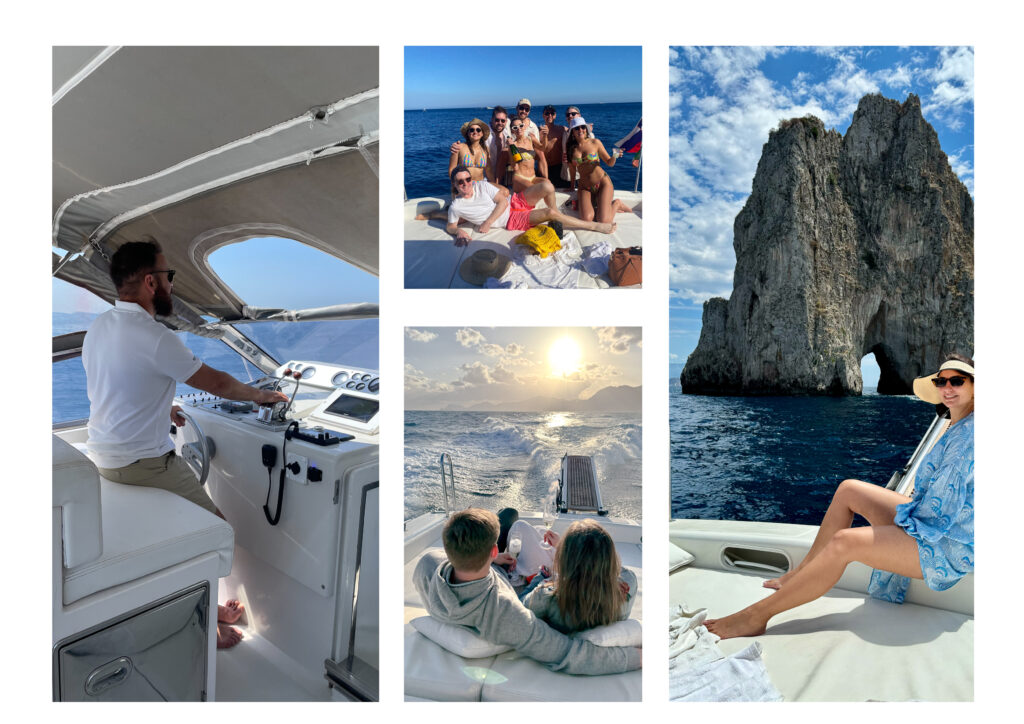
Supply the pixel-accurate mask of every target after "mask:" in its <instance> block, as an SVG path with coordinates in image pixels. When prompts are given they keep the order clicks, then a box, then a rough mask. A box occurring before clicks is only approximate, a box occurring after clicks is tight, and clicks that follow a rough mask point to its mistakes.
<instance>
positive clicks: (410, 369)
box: [405, 362, 452, 393]
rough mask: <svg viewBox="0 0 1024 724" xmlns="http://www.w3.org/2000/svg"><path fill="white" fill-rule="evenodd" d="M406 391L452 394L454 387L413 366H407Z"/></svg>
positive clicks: (407, 364)
mask: <svg viewBox="0 0 1024 724" xmlns="http://www.w3.org/2000/svg"><path fill="white" fill-rule="evenodd" d="M405 389H406V391H407V392H421V393H424V392H450V391H451V389H452V387H451V385H449V384H448V383H446V382H439V381H438V380H433V379H431V378H429V377H428V376H427V374H426V373H425V372H422V371H420V370H418V369H416V368H415V367H414V366H413V365H411V364H409V363H408V362H406V364H405Z"/></svg>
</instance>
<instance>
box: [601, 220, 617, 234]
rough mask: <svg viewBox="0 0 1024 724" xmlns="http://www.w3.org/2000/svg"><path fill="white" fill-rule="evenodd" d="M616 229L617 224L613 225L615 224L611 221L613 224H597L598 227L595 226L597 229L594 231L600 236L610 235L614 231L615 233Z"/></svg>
mask: <svg viewBox="0 0 1024 724" xmlns="http://www.w3.org/2000/svg"><path fill="white" fill-rule="evenodd" d="M617 228H618V224H616V223H615V222H614V221H613V222H612V223H610V224H598V225H597V229H596V230H597V231H598V232H599V233H601V234H611V233H612V232H614V231H615V229H617Z"/></svg>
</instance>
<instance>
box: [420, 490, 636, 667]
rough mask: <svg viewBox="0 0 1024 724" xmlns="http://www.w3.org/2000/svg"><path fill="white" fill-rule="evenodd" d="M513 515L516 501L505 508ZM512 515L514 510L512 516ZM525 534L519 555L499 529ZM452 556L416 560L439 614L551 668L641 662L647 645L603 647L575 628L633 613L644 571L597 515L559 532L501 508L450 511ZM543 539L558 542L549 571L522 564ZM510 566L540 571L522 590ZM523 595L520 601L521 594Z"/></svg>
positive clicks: (425, 596)
mask: <svg viewBox="0 0 1024 724" xmlns="http://www.w3.org/2000/svg"><path fill="white" fill-rule="evenodd" d="M509 513H511V514H512V516H511V517H515V512H514V511H512V510H511V509H506V510H505V511H502V514H503V516H508V514H509ZM505 519H506V521H507V520H508V517H506V518H505ZM510 536H511V537H513V538H515V537H518V538H519V539H520V540H522V541H523V551H522V553H521V554H520V556H519V561H518V564H517V559H516V558H515V557H514V556H512V555H511V554H510V553H502V552H499V550H498V539H499V537H506V538H507V537H510ZM442 539H443V542H444V555H442V554H441V553H440V552H439V551H435V552H428V553H427V554H425V555H424V556H423V557H422V558H421V559H420V561H419V563H418V564H417V565H416V571H415V573H414V575H413V581H414V583H415V585H416V590H417V591H418V592H419V594H420V598H421V599H422V600H423V603H424V606H425V607H426V609H427V612H428V613H429V614H430V615H431V617H432V618H435V619H437V620H439V621H442V622H444V623H449V624H456V625H461V626H469V627H472V628H474V629H476V630H477V631H478V632H479V634H480V635H481V636H482V637H483V638H484V639H486V640H487V641H489V642H490V643H493V644H500V645H505V646H511V647H513V648H515V649H516V650H517V651H518V652H519V653H521V654H523V655H524V656H528V657H530V658H532V659H535V660H537V661H539V662H540V663H542V664H544V665H545V666H547V667H548V668H550V669H551V670H553V671H562V672H564V673H567V674H586V675H597V674H617V673H622V672H626V671H633V670H635V669H639V668H640V665H641V650H640V649H639V648H637V647H632V646H625V647H620V646H597V645H595V644H592V643H590V642H589V641H585V640H583V639H581V638H571V637H569V636H567V635H566V634H568V633H573V632H575V631H583V630H586V629H590V628H594V627H596V626H603V625H606V624H610V623H614V622H615V621H620V620H623V619H625V618H627V617H628V616H629V612H630V610H631V609H632V606H633V601H634V600H635V598H636V592H637V580H636V576H635V575H633V573H632V572H631V571H628V570H626V569H624V568H622V567H621V566H620V563H619V556H618V554H617V553H616V552H615V544H614V543H613V542H612V539H611V537H610V536H609V535H608V533H607V532H605V530H604V529H603V528H601V526H599V525H598V524H597V523H595V522H594V521H592V520H583V521H577V522H574V523H573V524H572V525H570V526H569V528H568V530H566V532H565V534H564V535H562V536H561V537H559V536H558V534H557V533H554V532H552V531H547V532H546V533H545V534H544V536H543V538H542V537H541V534H540V533H539V531H537V529H535V528H534V527H533V526H530V525H528V524H526V523H524V522H523V521H515V522H512V523H511V528H508V529H503V528H502V526H501V524H500V523H499V520H498V516H496V515H495V514H494V513H492V512H490V511H488V510H483V509H481V508H467V509H466V510H463V511H460V512H458V513H455V514H454V515H452V516H451V517H450V518H449V519H448V521H447V522H446V523H445V526H444V531H443V533H442ZM541 540H543V541H545V542H546V543H548V544H549V545H554V546H555V547H556V548H555V552H554V556H553V557H552V558H550V560H551V561H552V563H553V566H554V572H555V574H556V577H554V578H551V577H549V575H545V574H547V573H548V572H547V571H539V570H523V569H524V567H525V566H527V565H529V564H528V562H527V560H528V559H531V560H532V561H533V562H534V565H536V562H537V561H538V560H542V556H543V552H542V551H543V549H544V548H545V547H544V546H541V545H540V542H541ZM506 568H508V569H510V570H516V569H517V568H518V569H519V570H518V576H517V578H519V577H521V578H523V579H524V580H525V579H532V580H531V581H530V583H531V585H530V586H528V587H527V588H526V589H524V590H523V591H522V592H521V593H520V594H517V593H516V589H515V588H514V587H513V584H512V581H511V579H510V577H509V574H508V573H507V572H506ZM521 599H522V600H521Z"/></svg>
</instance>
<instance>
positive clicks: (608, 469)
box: [405, 410, 643, 520]
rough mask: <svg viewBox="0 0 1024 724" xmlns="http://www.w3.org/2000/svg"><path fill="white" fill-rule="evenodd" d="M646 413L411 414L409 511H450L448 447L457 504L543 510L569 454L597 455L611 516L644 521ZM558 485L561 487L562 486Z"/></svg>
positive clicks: (408, 417) (407, 441)
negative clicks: (445, 476) (444, 480)
mask: <svg viewBox="0 0 1024 724" xmlns="http://www.w3.org/2000/svg"><path fill="white" fill-rule="evenodd" d="M642 438H643V435H642V432H641V426H640V416H639V415H638V414H633V415H630V414H626V413H598V412H450V411H419V410H406V412H405V517H406V519H407V520H408V519H410V518H414V517H416V516H417V515H420V514H422V513H426V512H429V511H432V510H435V511H436V510H444V498H443V494H442V492H441V484H440V466H439V462H438V461H439V459H440V457H441V453H444V452H448V453H451V456H452V467H453V470H454V473H455V481H456V505H457V506H458V507H459V508H465V507H469V506H478V507H482V508H487V509H488V510H493V511H497V510H500V509H501V508H504V507H506V506H511V507H514V508H517V509H519V510H540V509H541V506H542V504H543V503H542V501H543V500H544V498H545V497H546V496H547V495H549V493H550V491H551V484H552V483H553V482H556V481H557V480H558V476H559V473H560V470H561V463H562V455H563V454H564V453H569V454H571V455H591V456H593V458H594V465H595V467H596V469H597V476H598V482H599V483H600V485H601V499H602V502H603V503H604V505H605V507H606V508H607V509H608V513H609V515H613V516H616V517H623V518H631V519H633V520H640V518H641V509H642V504H641V500H642V495H641V493H642V480H643V477H642V474H641V468H640V455H641V448H642V447H643V445H642ZM555 489H556V491H557V486H556V488H555Z"/></svg>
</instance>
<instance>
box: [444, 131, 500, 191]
mask: <svg viewBox="0 0 1024 724" xmlns="http://www.w3.org/2000/svg"><path fill="white" fill-rule="evenodd" d="M490 135H491V129H490V126H488V125H487V124H486V123H484V122H483V121H481V120H480V119H479V118H474V119H473V120H472V121H469V122H467V123H463V124H462V137H463V138H465V139H466V141H465V143H456V144H453V145H452V155H451V158H449V159H448V175H449V176H451V175H452V170H454V168H455V167H456V166H459V165H462V166H465V167H466V168H468V169H469V173H470V175H471V176H472V177H473V180H474V181H484V180H487V181H493V180H494V179H492V178H491V177H490V174H488V173H487V170H488V163H487V139H488V137H489V136H490Z"/></svg>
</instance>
